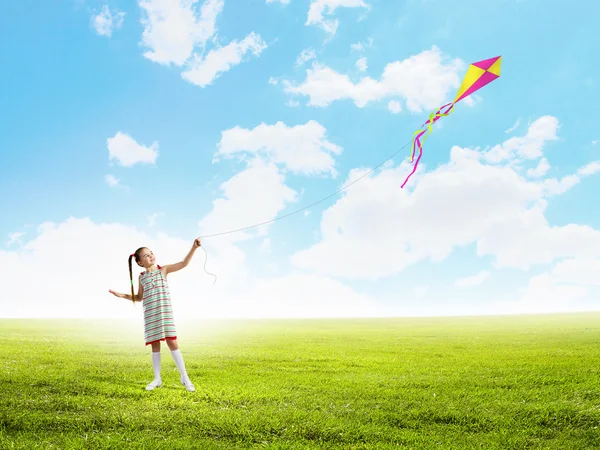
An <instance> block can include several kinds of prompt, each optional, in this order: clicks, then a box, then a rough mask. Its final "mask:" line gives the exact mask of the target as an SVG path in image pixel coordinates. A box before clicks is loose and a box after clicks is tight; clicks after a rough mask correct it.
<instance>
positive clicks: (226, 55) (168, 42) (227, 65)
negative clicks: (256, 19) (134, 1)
mask: <svg viewBox="0 0 600 450" xmlns="http://www.w3.org/2000/svg"><path fill="white" fill-rule="evenodd" d="M139 5H140V8H142V11H143V17H142V24H143V25H144V33H143V36H142V42H143V45H144V47H146V48H147V51H146V52H145V53H144V57H146V58H148V59H149V60H151V61H153V62H156V63H158V64H163V65H170V64H174V65H176V66H179V67H184V69H183V71H182V73H181V76H182V78H183V79H185V80H186V81H188V82H190V83H192V84H195V85H197V86H200V87H206V86H208V85H210V84H212V82H213V81H214V80H215V79H217V78H219V77H220V76H221V75H222V74H223V73H224V72H227V71H228V70H230V69H231V68H232V67H235V66H237V65H239V64H240V63H241V62H242V61H243V59H244V57H245V56H246V55H248V54H249V53H251V54H253V55H254V56H259V55H260V54H261V53H262V51H263V50H264V49H265V48H267V44H266V43H265V41H264V40H263V39H262V38H261V37H260V35H258V34H257V33H254V32H252V33H249V34H248V35H247V36H246V37H245V38H244V39H242V40H241V41H237V40H232V41H231V42H229V44H227V45H225V46H217V47H216V48H213V49H211V50H210V51H209V52H208V53H207V54H206V53H205V51H206V44H207V42H208V41H209V40H211V39H212V40H213V41H216V38H215V35H216V21H217V17H218V16H219V14H220V13H221V12H222V11H223V7H224V1H223V0H205V1H204V2H203V3H202V5H201V6H200V7H198V6H199V5H200V2H199V0H139Z"/></svg>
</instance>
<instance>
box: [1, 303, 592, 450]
mask: <svg viewBox="0 0 600 450" xmlns="http://www.w3.org/2000/svg"><path fill="white" fill-rule="evenodd" d="M179 328H180V329H179V335H180V346H181V350H182V352H183V355H184V358H185V361H186V365H187V368H188V373H189V375H190V378H191V379H192V381H193V382H194V383H195V385H196V392H194V393H190V392H187V391H186V390H185V388H184V387H183V386H181V384H179V376H178V372H177V369H176V368H175V364H174V362H173V359H172V357H171V355H170V353H169V351H168V349H167V348H166V346H163V350H162V355H163V357H162V361H163V375H162V377H163V387H161V388H159V389H157V390H155V391H151V392H148V391H145V390H144V387H145V385H146V384H147V383H148V382H150V381H151V380H152V378H153V374H152V363H151V359H150V349H149V348H148V347H144V345H143V340H142V339H143V330H142V328H141V325H139V324H138V323H133V324H132V323H128V322H116V321H81V320H78V321H75V320H73V321H66V320H64V321H57V320H47V321H45V320H0V338H1V340H0V367H1V369H2V370H0V448H2V449H12V448H19V449H37V448H44V449H46V448H61V449H79V448H81V449H95V448H143V449H184V448H195V449H205V448H206V449H212V448H219V449H220V448H223V449H236V448H271V449H300V448H302V449H304V448H309V449H312V448H314V449H367V448H377V449H379V448H412V449H430V448H436V449H438V448H439V449H472V448H478V449H533V448H535V449H598V448H600V428H599V426H600V376H599V372H600V314H597V313H593V314H591V313H590V314H569V315H545V316H515V317H468V318H465V317H463V318H406V319H364V320H278V321H275V320H274V321H266V320H265V321H213V322H198V323H196V324H185V325H180V327H179Z"/></svg>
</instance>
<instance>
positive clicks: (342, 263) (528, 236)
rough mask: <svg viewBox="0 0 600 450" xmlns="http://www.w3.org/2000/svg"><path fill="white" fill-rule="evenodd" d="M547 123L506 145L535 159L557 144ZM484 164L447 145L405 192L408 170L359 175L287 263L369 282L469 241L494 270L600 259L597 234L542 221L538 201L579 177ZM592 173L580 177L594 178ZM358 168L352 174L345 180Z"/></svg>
mask: <svg viewBox="0 0 600 450" xmlns="http://www.w3.org/2000/svg"><path fill="white" fill-rule="evenodd" d="M550 119H552V120H550ZM555 120H556V119H554V118H549V117H545V118H542V119H540V120H538V121H536V122H534V123H532V124H531V126H530V129H529V130H528V132H527V136H529V138H528V139H524V138H518V139H519V142H521V143H522V145H523V146H524V147H525V148H521V147H518V146H514V148H512V149H513V151H512V152H511V154H512V155H513V156H514V155H521V154H526V155H541V153H542V148H543V147H544V145H545V143H546V141H547V140H552V139H554V138H555V134H554V132H553V130H554V126H548V124H555V125H557V121H556V122H555ZM534 137H535V139H534ZM511 139H514V138H511ZM512 142H514V141H512ZM511 145H512V144H511ZM500 147H501V148H508V147H510V146H509V145H507V144H506V143H504V144H502V145H501V146H500ZM490 151H495V150H494V148H493V149H492V150H490ZM487 160H488V158H487V153H485V152H483V153H482V152H478V151H475V150H470V149H463V148H460V147H456V146H455V147H452V149H451V152H450V161H449V162H448V163H447V164H444V165H441V166H439V167H438V168H436V169H435V170H433V171H431V172H427V173H423V168H422V166H420V170H419V171H418V172H417V174H416V175H415V176H414V177H413V178H412V179H411V183H412V184H411V185H410V186H409V189H400V188H399V186H400V184H401V183H402V181H403V180H404V178H405V177H406V175H407V174H408V172H409V171H410V169H411V167H409V166H408V164H406V163H402V164H401V165H400V166H398V167H387V168H385V169H383V170H381V171H380V172H379V173H378V174H377V175H369V176H367V177H365V178H363V179H362V180H361V182H360V183H358V184H356V185H354V186H353V188H352V189H351V190H348V191H346V192H344V194H343V195H342V197H341V198H340V199H339V200H338V201H337V202H336V203H335V204H334V205H333V206H331V207H330V208H329V209H327V210H326V211H325V212H324V213H323V216H322V220H321V227H320V240H319V241H318V242H317V243H315V244H314V245H312V246H310V247H309V248H306V249H304V250H301V251H298V252H296V253H295V254H294V255H293V256H292V258H291V261H292V263H293V264H294V265H295V266H296V267H298V268H301V269H304V270H311V271H313V272H315V273H319V274H322V275H327V276H338V277H347V278H371V279H377V278H381V277H385V276H390V275H393V274H397V273H399V272H401V271H402V270H403V269H404V268H406V267H407V266H409V265H412V264H415V263H417V262H419V261H423V260H425V259H429V260H432V261H434V262H435V261H441V260H443V259H445V258H446V257H447V256H448V255H450V254H451V252H452V251H453V250H454V249H456V248H458V247H462V246H466V245H472V244H475V245H476V249H477V255H478V256H492V257H493V258H494V262H495V265H496V266H497V267H515V268H522V269H527V268H529V267H531V266H532V265H535V264H549V263H551V262H553V261H555V260H556V259H559V258H565V257H584V256H585V257H597V256H600V231H599V230H595V229H593V228H591V227H589V226H584V225H576V224H569V225H565V226H551V225H550V224H549V223H548V222H547V220H546V218H545V216H544V213H545V209H546V205H547V202H546V196H548V195H555V194H556V191H557V190H558V187H560V188H561V189H560V190H561V191H564V190H566V189H568V188H569V187H570V186H572V185H574V183H578V182H580V180H581V178H580V176H581V174H579V175H569V176H566V177H563V179H562V180H560V181H557V180H556V179H542V180H539V181H538V180H535V181H532V180H528V179H526V178H524V177H523V176H522V175H521V174H519V173H518V171H517V170H516V169H515V168H513V167H511V166H510V165H505V166H500V165H491V164H489V163H486V161H487ZM590 167H591V166H590V165H588V166H585V167H584V168H583V169H581V170H583V171H584V172H586V173H587V172H592V169H591V168H590ZM366 171H367V169H361V170H354V171H352V172H351V173H350V174H349V175H348V180H352V179H356V178H357V177H358V176H359V175H362V174H364V173H365V172H366ZM411 191H412V192H411ZM440 224H443V226H440Z"/></svg>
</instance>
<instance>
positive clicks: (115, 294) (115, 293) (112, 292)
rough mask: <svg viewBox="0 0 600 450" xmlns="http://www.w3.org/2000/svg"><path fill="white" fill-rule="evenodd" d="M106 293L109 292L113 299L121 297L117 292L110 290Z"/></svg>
mask: <svg viewBox="0 0 600 450" xmlns="http://www.w3.org/2000/svg"><path fill="white" fill-rule="evenodd" d="M108 292H110V293H111V294H112V295H114V296H115V297H119V298H120V297H121V294H119V293H118V292H115V291H113V290H112V289H109V290H108Z"/></svg>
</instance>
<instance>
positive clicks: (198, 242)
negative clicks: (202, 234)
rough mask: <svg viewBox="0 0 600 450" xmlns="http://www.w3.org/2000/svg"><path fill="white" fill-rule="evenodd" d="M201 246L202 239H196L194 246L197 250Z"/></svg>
mask: <svg viewBox="0 0 600 450" xmlns="http://www.w3.org/2000/svg"><path fill="white" fill-rule="evenodd" d="M201 245H202V243H201V242H200V238H198V239H196V240H195V241H194V246H195V247H196V248H198V247H200V246H201Z"/></svg>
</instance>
